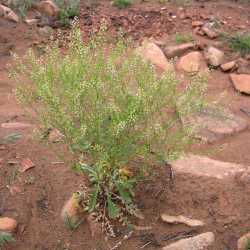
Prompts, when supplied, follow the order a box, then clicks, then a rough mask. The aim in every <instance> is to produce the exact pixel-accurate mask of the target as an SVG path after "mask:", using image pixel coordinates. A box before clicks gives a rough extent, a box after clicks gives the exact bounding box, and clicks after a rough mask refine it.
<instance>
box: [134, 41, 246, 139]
mask: <svg viewBox="0 0 250 250" xmlns="http://www.w3.org/2000/svg"><path fill="white" fill-rule="evenodd" d="M197 48H198V45H197V44H195V43H184V44H181V45H173V46H168V45H167V46H165V47H163V49H162V48H161V47H160V46H158V45H157V44H156V43H154V42H151V41H144V43H143V44H142V46H141V47H139V48H137V50H136V51H137V53H138V54H139V55H141V57H142V58H144V59H145V60H148V61H150V62H151V63H152V64H153V65H155V66H156V68H157V69H160V70H161V71H168V70H174V69H176V71H178V72H184V74H196V73H198V72H206V71H208V67H209V66H213V67H214V68H219V67H221V69H222V71H232V70H233V69H235V68H237V62H236V61H230V62H226V61H225V55H224V53H223V51H221V50H219V49H218V48H216V47H213V46H208V47H207V48H205V49H204V51H203V53H202V51H199V50H198V49H197ZM192 50H193V51H192ZM174 58H177V60H174V61H177V62H176V65H174V64H172V63H170V61H169V60H171V59H174ZM168 59H169V60H168ZM229 76H230V79H231V80H232V82H233V84H234V86H235V88H236V89H237V90H239V91H241V92H244V93H249V94H250V75H246V74H244V75H242V74H236V73H234V74H230V75H229ZM248 91H249V92H248ZM183 124H184V125H185V124H187V125H195V131H194V132H195V133H194V134H195V137H197V138H200V139H202V140H204V141H206V142H214V141H216V140H219V139H222V138H223V137H225V136H227V135H233V134H235V133H238V132H241V131H243V130H245V129H246V128H247V127H248V124H247V122H246V121H245V120H244V119H242V118H241V117H238V116H236V115H234V114H233V113H232V112H231V111H230V110H228V109H225V108H222V107H221V108H218V107H214V106H212V105H208V106H206V107H205V108H204V109H202V110H201V111H200V112H199V113H197V114H195V115H194V116H192V117H188V118H187V117H183Z"/></svg>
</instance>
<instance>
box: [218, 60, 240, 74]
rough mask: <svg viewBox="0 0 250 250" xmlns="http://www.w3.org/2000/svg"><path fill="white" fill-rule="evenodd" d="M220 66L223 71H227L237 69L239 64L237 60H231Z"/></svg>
mask: <svg viewBox="0 0 250 250" xmlns="http://www.w3.org/2000/svg"><path fill="white" fill-rule="evenodd" d="M220 67H221V69H222V71H224V72H226V71H229V70H232V69H235V68H236V67H237V64H236V61H231V62H227V63H224V64H221V66H220Z"/></svg>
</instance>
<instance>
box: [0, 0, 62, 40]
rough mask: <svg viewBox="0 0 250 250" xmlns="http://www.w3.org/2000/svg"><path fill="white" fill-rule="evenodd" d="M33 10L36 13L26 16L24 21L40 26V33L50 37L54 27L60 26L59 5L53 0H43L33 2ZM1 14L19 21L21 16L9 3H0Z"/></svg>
mask: <svg viewBox="0 0 250 250" xmlns="http://www.w3.org/2000/svg"><path fill="white" fill-rule="evenodd" d="M31 8H32V10H34V12H33V13H35V15H33V16H32V18H26V19H25V20H24V22H25V23H26V24H27V25H30V26H38V27H40V29H39V34H40V35H41V36H43V37H49V36H50V35H51V33H52V31H53V29H52V28H57V27H60V26H61V24H60V21H59V20H58V15H59V12H60V9H59V7H58V6H57V5H56V4H55V3H54V1H52V0H42V1H39V2H34V3H33V4H32V7H31ZM0 16H1V17H3V18H5V19H6V20H9V21H12V22H15V23H18V22H21V18H20V17H19V16H18V15H17V14H16V13H15V12H14V11H13V10H12V9H10V8H9V7H7V5H3V4H0Z"/></svg>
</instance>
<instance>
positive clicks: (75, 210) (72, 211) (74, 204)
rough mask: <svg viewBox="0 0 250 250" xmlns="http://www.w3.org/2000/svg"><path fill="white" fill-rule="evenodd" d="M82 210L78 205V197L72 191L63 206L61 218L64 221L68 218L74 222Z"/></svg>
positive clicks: (77, 219)
mask: <svg viewBox="0 0 250 250" xmlns="http://www.w3.org/2000/svg"><path fill="white" fill-rule="evenodd" d="M82 212H83V211H82V208H81V206H80V197H79V195H78V194H77V193H74V194H73V195H72V196H71V197H70V199H69V200H68V201H67V202H66V203H65V205H64V206H63V208H62V211H61V218H62V220H63V221H64V222H67V221H68V220H70V221H72V222H73V223H76V222H77V221H79V217H80V214H81V213H82Z"/></svg>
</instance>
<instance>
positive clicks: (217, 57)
mask: <svg viewBox="0 0 250 250" xmlns="http://www.w3.org/2000/svg"><path fill="white" fill-rule="evenodd" d="M205 57H206V59H207V60H208V63H209V64H210V65H212V66H214V67H218V66H220V65H221V64H222V63H223V60H224V52H222V51H221V50H219V49H217V48H215V47H212V46H210V47H208V48H207V49H206V51H205Z"/></svg>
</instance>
